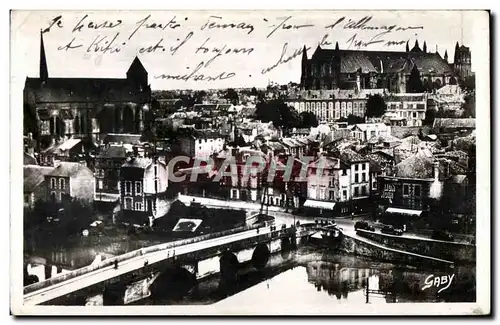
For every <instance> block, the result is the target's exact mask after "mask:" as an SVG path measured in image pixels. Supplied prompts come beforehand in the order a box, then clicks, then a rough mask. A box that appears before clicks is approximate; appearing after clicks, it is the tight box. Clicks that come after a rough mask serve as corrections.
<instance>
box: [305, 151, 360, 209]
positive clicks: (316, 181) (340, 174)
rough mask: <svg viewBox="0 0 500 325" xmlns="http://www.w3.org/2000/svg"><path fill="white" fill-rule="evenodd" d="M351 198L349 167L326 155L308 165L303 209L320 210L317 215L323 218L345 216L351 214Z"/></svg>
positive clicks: (336, 158)
mask: <svg viewBox="0 0 500 325" xmlns="http://www.w3.org/2000/svg"><path fill="white" fill-rule="evenodd" d="M320 170H322V172H320ZM351 198H352V193H351V169H350V166H349V165H346V164H345V163H344V162H343V161H342V160H341V159H339V158H338V157H335V156H328V155H321V156H320V158H318V159H317V160H316V161H314V162H312V163H311V164H309V166H308V177H307V201H306V202H305V203H304V207H305V208H308V209H309V210H311V209H320V210H319V213H320V214H322V215H325V216H339V215H347V214H349V213H350V212H351V204H350V202H351ZM316 212H318V211H317V210H316Z"/></svg>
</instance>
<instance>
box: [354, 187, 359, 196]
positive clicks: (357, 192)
mask: <svg viewBox="0 0 500 325" xmlns="http://www.w3.org/2000/svg"><path fill="white" fill-rule="evenodd" d="M354 196H359V188H357V187H355V188H354Z"/></svg>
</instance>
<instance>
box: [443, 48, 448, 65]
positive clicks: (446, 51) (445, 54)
mask: <svg viewBox="0 0 500 325" xmlns="http://www.w3.org/2000/svg"><path fill="white" fill-rule="evenodd" d="M444 59H445V60H446V62H448V50H445V51H444Z"/></svg>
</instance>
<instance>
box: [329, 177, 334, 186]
mask: <svg viewBox="0 0 500 325" xmlns="http://www.w3.org/2000/svg"><path fill="white" fill-rule="evenodd" d="M328 186H330V187H334V186H335V185H334V179H333V177H330V182H329V185H328Z"/></svg>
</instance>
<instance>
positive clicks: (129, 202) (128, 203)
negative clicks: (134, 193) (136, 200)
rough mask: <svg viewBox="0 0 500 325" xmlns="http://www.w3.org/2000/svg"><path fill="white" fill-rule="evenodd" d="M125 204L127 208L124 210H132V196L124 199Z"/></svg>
mask: <svg viewBox="0 0 500 325" xmlns="http://www.w3.org/2000/svg"><path fill="white" fill-rule="evenodd" d="M123 201H124V203H125V204H124V205H125V208H124V210H132V198H130V197H126V198H125V199H124V200H123Z"/></svg>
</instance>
